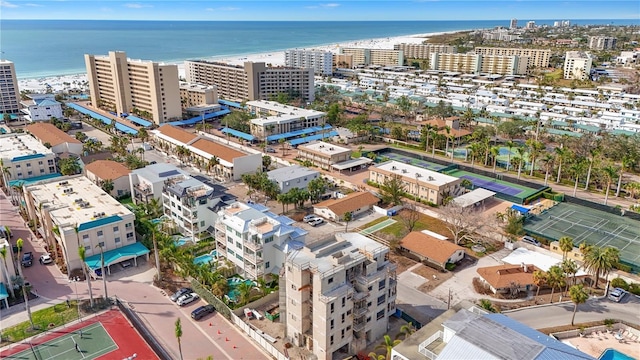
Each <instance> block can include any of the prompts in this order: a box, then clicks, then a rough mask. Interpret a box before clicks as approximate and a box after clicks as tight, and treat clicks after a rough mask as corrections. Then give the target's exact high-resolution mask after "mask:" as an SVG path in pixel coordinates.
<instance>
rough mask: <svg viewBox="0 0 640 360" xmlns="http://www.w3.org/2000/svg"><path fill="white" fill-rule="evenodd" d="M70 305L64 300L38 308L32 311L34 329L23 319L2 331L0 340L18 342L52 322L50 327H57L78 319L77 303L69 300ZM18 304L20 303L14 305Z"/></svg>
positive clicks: (44, 328) (42, 329)
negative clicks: (44, 307)
mask: <svg viewBox="0 0 640 360" xmlns="http://www.w3.org/2000/svg"><path fill="white" fill-rule="evenodd" d="M69 304H70V305H71V306H70V307H67V304H66V302H62V303H59V304H56V305H54V306H51V307H48V308H46V309H42V310H38V311H35V312H33V313H32V318H33V323H34V325H35V327H36V329H34V330H31V329H30V327H31V324H30V323H29V321H28V320H27V321H25V322H23V323H20V324H18V325H15V326H12V327H10V328H8V329H6V330H3V331H2V340H3V341H5V340H8V341H10V342H18V341H21V340H23V339H26V338H28V337H31V336H34V335H36V334H39V333H41V332H44V331H45V330H47V329H48V328H49V324H54V325H52V327H58V326H60V325H64V324H66V323H69V322H71V321H74V320H77V319H78V305H77V303H76V302H75V301H70V302H69ZM16 306H20V305H16Z"/></svg>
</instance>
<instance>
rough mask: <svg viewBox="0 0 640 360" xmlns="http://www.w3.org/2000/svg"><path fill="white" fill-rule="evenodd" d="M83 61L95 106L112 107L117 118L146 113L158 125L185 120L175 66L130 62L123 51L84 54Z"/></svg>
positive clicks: (138, 61)
mask: <svg viewBox="0 0 640 360" xmlns="http://www.w3.org/2000/svg"><path fill="white" fill-rule="evenodd" d="M84 61H85V65H86V67H87V77H88V80H89V91H90V93H91V100H92V101H93V103H94V105H98V104H109V105H112V106H114V107H115V110H116V112H117V113H118V114H121V113H130V112H133V109H137V110H140V111H146V112H148V113H149V114H151V117H152V118H153V122H155V123H156V124H158V125H160V124H162V123H164V122H168V121H170V120H175V119H180V118H182V108H181V106H180V88H179V85H178V67H177V66H176V65H167V64H160V63H157V62H153V61H143V60H132V59H127V54H126V53H125V52H123V51H110V52H109V54H108V55H89V54H85V56H84Z"/></svg>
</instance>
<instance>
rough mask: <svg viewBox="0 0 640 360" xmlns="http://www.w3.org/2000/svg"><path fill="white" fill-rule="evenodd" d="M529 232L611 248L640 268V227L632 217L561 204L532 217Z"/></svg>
mask: <svg viewBox="0 0 640 360" xmlns="http://www.w3.org/2000/svg"><path fill="white" fill-rule="evenodd" d="M524 229H525V230H526V231H527V233H530V234H534V235H539V236H543V237H546V238H548V239H552V240H558V239H560V238H561V237H563V236H569V237H571V238H573V243H574V245H576V246H577V245H578V244H580V243H582V242H586V243H587V244H592V245H597V246H611V247H614V248H617V249H619V250H620V259H621V260H622V261H623V262H625V263H627V264H629V265H632V266H634V267H636V268H640V226H638V221H636V220H633V219H630V218H628V217H624V216H620V215H615V214H611V213H608V212H604V211H600V210H596V209H592V208H588V207H585V206H580V205H577V204H571V203H560V204H558V205H556V206H554V207H552V208H550V209H547V210H545V211H543V212H542V213H541V214H540V215H537V216H534V217H531V218H529V219H528V220H527V222H526V223H525V226H524Z"/></svg>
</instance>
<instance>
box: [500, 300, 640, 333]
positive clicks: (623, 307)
mask: <svg viewBox="0 0 640 360" xmlns="http://www.w3.org/2000/svg"><path fill="white" fill-rule="evenodd" d="M573 307H574V305H573V303H572V302H563V303H558V304H553V305H545V306H537V307H529V308H523V309H518V310H514V311H509V312H506V313H505V315H507V316H509V317H510V318H512V319H514V320H517V321H520V322H521V323H524V324H526V325H529V326H531V327H532V328H534V329H542V328H548V327H554V326H562V325H569V324H571V316H572V314H573ZM604 319H619V320H625V321H628V322H631V323H635V324H640V299H639V298H638V297H636V296H632V295H627V297H626V298H625V299H623V300H622V302H620V303H614V302H612V301H609V300H607V299H590V300H589V301H587V302H586V303H584V304H581V305H579V306H578V312H577V313H576V319H575V323H576V324H579V323H585V322H591V321H600V320H604Z"/></svg>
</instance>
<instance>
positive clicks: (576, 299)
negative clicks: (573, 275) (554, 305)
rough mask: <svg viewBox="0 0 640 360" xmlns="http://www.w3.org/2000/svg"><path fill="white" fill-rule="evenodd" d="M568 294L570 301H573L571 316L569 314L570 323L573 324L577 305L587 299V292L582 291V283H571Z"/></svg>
mask: <svg viewBox="0 0 640 360" xmlns="http://www.w3.org/2000/svg"><path fill="white" fill-rule="evenodd" d="M569 296H570V297H571V301H573V305H574V306H573V316H571V325H572V326H573V322H574V320H575V318H576V312H577V311H578V305H580V304H584V303H585V302H587V300H588V299H589V294H587V292H586V291H584V287H583V286H582V284H578V285H573V286H572V287H571V289H569Z"/></svg>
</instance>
